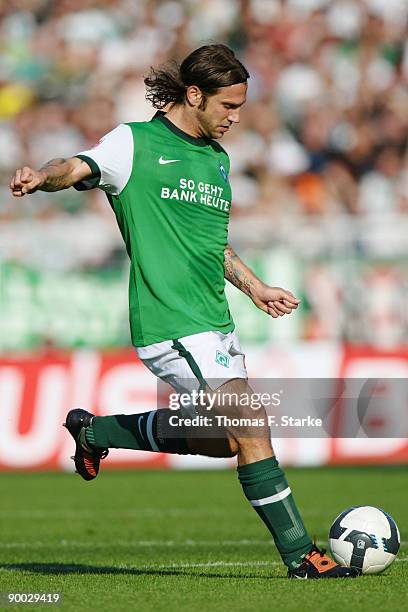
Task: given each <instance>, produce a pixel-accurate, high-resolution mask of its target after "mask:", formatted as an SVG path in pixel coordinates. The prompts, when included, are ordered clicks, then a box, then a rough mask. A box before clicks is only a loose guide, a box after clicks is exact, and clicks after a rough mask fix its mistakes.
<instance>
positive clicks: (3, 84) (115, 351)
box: [0, 0, 408, 470]
mask: <svg viewBox="0 0 408 612" xmlns="http://www.w3.org/2000/svg"><path fill="white" fill-rule="evenodd" d="M0 18H1V22H0V149H1V151H2V154H1V156H0V178H1V186H0V235H1V240H0V291H1V296H0V297H1V317H0V469H2V470H35V469H41V470H43V469H56V468H57V469H60V468H62V469H71V468H70V466H68V461H69V460H68V457H69V455H70V454H71V453H70V451H71V450H72V443H71V441H70V440H69V439H68V438H69V437H68V436H67V434H66V432H64V431H63V429H62V428H61V423H62V421H63V418H64V415H65V414H66V412H67V410H68V409H70V408H71V407H72V406H83V407H87V408H90V409H92V410H93V411H94V412H97V413H98V414H114V413H118V412H139V411H140V412H141V411H145V410H149V409H151V408H152V406H154V405H155V403H156V399H155V392H156V383H155V379H154V378H153V377H152V375H150V373H149V372H148V371H147V370H146V369H145V368H144V367H143V366H141V364H139V363H138V362H137V361H136V359H135V357H134V353H133V351H132V349H131V348H130V347H129V332H128V322H127V274H128V262H127V259H126V255H125V251H124V248H123V247H122V241H121V238H120V235H119V231H118V229H117V228H116V223H115V220H114V216H113V213H112V212H111V210H110V207H109V205H108V202H107V200H106V198H105V196H104V194H103V193H102V192H100V191H99V190H94V191H92V192H89V193H78V192H76V191H74V190H73V189H70V190H67V191H63V192H60V193H55V194H46V193H37V194H35V195H34V196H30V197H25V198H23V199H22V200H17V199H14V200H13V199H12V198H11V196H10V193H9V190H8V181H9V179H10V177H11V175H12V173H13V172H14V170H15V168H17V167H19V166H22V165H32V166H34V167H39V166H40V165H42V164H43V163H44V162H45V161H47V160H48V159H50V158H53V157H60V156H61V157H63V156H69V155H73V154H75V153H76V152H78V151H80V150H83V149H86V148H88V147H90V146H92V145H93V144H94V143H96V142H97V141H98V140H99V138H100V137H101V135H103V134H104V133H106V132H107V131H109V130H110V129H112V128H113V127H114V126H115V125H116V124H118V123H119V122H122V121H131V120H132V121H134V120H145V119H148V118H149V117H151V115H152V109H151V108H150V107H149V106H148V104H147V103H146V101H145V100H144V85H143V78H142V77H143V74H144V73H145V72H146V71H147V70H148V68H149V67H150V65H155V64H158V63H161V62H163V61H165V60H166V59H168V58H170V57H176V58H182V57H183V56H184V55H186V54H187V53H188V52H189V51H190V50H191V49H193V48H194V47H196V46H199V45H201V44H203V43H206V42H208V41H223V42H226V43H227V44H229V45H230V46H232V47H233V48H234V49H235V51H236V52H237V54H238V55H239V57H240V58H241V59H242V61H243V62H244V64H245V65H246V66H247V67H248V69H249V71H250V73H251V78H250V87H249V97H248V102H247V104H246V106H245V107H244V109H243V112H242V119H241V124H240V126H239V127H236V128H235V129H234V130H233V131H232V133H231V134H230V135H228V137H227V138H225V139H223V145H224V146H225V148H226V149H227V150H228V152H229V153H230V156H231V165H232V174H231V182H232V187H233V194H234V206H233V212H232V218H231V230H230V239H231V243H232V244H233V246H234V247H235V248H236V250H237V251H238V252H239V254H240V255H241V256H242V258H243V259H244V260H245V261H248V262H250V264H251V265H252V266H253V267H254V268H255V270H256V271H257V272H258V273H259V274H260V275H261V276H262V278H263V279H264V280H266V281H267V282H270V283H271V284H274V285H281V286H283V287H287V288H290V289H291V290H292V291H294V293H295V294H296V295H298V296H299V297H301V298H302V307H301V309H300V311H299V312H297V313H296V314H295V315H293V316H291V317H288V318H284V319H282V320H279V321H274V320H271V319H269V318H267V317H266V316H264V315H263V314H262V313H260V312H258V311H256V309H255V308H254V307H253V306H252V305H251V303H250V302H249V301H248V299H247V298H245V296H243V295H242V294H240V293H239V292H238V291H237V290H235V289H234V288H232V287H228V288H227V290H228V296H229V300H230V304H231V310H232V313H233V316H234V318H235V321H236V324H237V328H238V332H239V335H240V338H241V341H242V344H243V346H244V348H245V350H246V354H247V364H248V369H249V373H250V375H251V376H252V377H259V378H261V377H308V376H310V377H337V376H345V377H347V376H350V377H361V378H363V377H376V376H380V377H403V378H405V377H407V375H408V341H407V340H408V333H407V332H408V308H407V306H408V282H407V278H408V276H407V272H408V238H407V236H408V217H407V211H408V167H407V148H406V143H407V140H406V139H407V126H408V118H407V109H408V93H407V88H406V84H407V83H406V82H407V77H408V45H407V42H406V18H407V6H406V2H405V1H404V0H364V1H351V0H350V1H349V0H333V1H329V0H287V1H282V2H280V1H278V0H252V1H250V0H241V1H238V0H236V1H235V0H206V2H205V3H204V2H203V3H201V2H200V3H199V2H194V1H193V0H184V1H177V2H176V1H172V0H169V1H159V0H157V1H149V0H145V1H140V0H139V1H138V2H133V1H131V0H98V1H97V0H57V1H54V2H51V1H48V0H15V1H13V0H11V1H8V2H1V3H0ZM157 248H160V245H157ZM386 421H387V415H384V420H383V422H382V423H380V424H378V423H376V427H377V431H378V434H379V435H381V427H383V426H384V427H386V425H387V423H386ZM378 428H379V429H378ZM338 435H339V437H338V438H337V439H334V440H326V439H321V440H316V441H315V443H314V444H313V445H311V444H310V441H308V440H294V439H286V440H278V441H277V442H276V446H277V450H278V453H279V457H280V459H281V460H282V461H283V462H284V463H286V464H292V465H320V464H331V463H336V462H339V463H356V462H369V463H373V462H381V463H392V462H399V463H401V462H406V461H408V446H407V444H406V442H405V440H404V439H396V438H394V439H386V438H383V439H377V440H375V439H372V440H366V441H362V440H350V439H345V438H342V437H341V431H339V432H338ZM226 463H228V462H225V461H223V460H207V459H205V458H181V457H171V456H165V455H156V454H148V453H131V452H126V451H123V452H122V451H120V452H119V451H118V452H116V453H113V452H112V453H111V454H110V457H109V459H108V460H107V462H106V464H107V465H110V466H111V467H124V466H140V467H190V466H196V467H223V466H225V465H226Z"/></svg>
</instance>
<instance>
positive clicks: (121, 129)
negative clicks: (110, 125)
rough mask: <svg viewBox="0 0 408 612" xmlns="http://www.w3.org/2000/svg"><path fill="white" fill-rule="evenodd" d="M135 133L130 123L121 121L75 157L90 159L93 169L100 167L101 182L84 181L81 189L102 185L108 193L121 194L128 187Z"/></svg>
mask: <svg viewBox="0 0 408 612" xmlns="http://www.w3.org/2000/svg"><path fill="white" fill-rule="evenodd" d="M133 149H134V145H133V134H132V130H131V128H130V127H129V126H128V125H125V124H124V123H121V124H120V125H118V127H116V128H115V129H113V130H112V131H111V132H108V134H106V135H105V136H103V137H102V138H101V140H100V141H99V143H98V144H97V145H95V146H94V147H93V148H92V149H89V150H88V151H81V152H80V153H77V154H76V155H75V157H80V158H84V159H85V161H87V160H90V162H94V163H93V164H92V163H90V166H91V169H92V170H96V169H95V167H94V165H95V164H96V166H97V167H98V169H99V173H100V178H99V183H98V184H97V185H95V181H92V179H90V181H86V180H85V181H82V183H81V187H80V189H90V188H92V187H95V186H97V187H100V188H101V189H103V191H106V193H109V194H111V195H119V194H120V192H121V191H123V189H124V188H125V187H126V185H127V182H128V180H129V178H130V175H131V174H132V167H133ZM92 166H93V167H92Z"/></svg>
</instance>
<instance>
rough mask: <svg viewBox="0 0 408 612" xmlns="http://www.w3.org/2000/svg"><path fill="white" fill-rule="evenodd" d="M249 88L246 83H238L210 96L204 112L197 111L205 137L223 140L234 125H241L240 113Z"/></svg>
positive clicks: (222, 88)
mask: <svg viewBox="0 0 408 612" xmlns="http://www.w3.org/2000/svg"><path fill="white" fill-rule="evenodd" d="M247 88H248V85H247V84H246V83H237V84H236V85H229V86H228V87H221V88H220V89H219V90H218V92H217V93H216V94H214V95H212V96H208V98H207V104H206V106H205V108H204V110H201V109H199V108H198V109H197V120H198V122H199V125H200V131H201V133H202V134H203V135H205V136H209V137H210V138H222V137H223V136H224V134H225V133H226V132H228V130H229V129H230V127H231V126H232V124H233V123H239V113H240V109H241V106H242V105H243V104H244V103H245V101H246V93H247Z"/></svg>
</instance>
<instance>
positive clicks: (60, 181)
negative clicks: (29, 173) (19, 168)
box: [40, 157, 71, 191]
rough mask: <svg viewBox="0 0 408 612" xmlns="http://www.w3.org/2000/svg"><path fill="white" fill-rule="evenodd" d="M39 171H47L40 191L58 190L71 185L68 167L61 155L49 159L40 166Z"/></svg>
mask: <svg viewBox="0 0 408 612" xmlns="http://www.w3.org/2000/svg"><path fill="white" fill-rule="evenodd" d="M40 171H41V172H46V173H47V178H46V180H45V182H44V184H43V185H42V187H41V189H42V191H59V190H61V189H67V188H68V187H70V186H71V182H70V181H69V167H68V166H67V160H66V159H64V158H63V157H61V158H58V159H51V160H50V161H49V162H47V163H46V164H44V166H42V168H40Z"/></svg>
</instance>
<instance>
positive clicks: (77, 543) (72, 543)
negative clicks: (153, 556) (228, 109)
mask: <svg viewBox="0 0 408 612" xmlns="http://www.w3.org/2000/svg"><path fill="white" fill-rule="evenodd" d="M259 545H266V546H272V545H273V542H272V540H181V541H175V540H133V541H132V540H118V541H116V542H115V546H120V547H124V548H132V547H151V546H152V547H153V546H162V547H167V548H169V547H173V546H191V547H193V546H259ZM55 546H59V547H64V548H65V547H66V548H69V547H73V548H95V547H97V548H104V547H106V546H110V545H109V544H107V543H106V542H92V541H91V542H84V541H82V540H60V541H58V542H41V541H37V542H0V548H44V547H55Z"/></svg>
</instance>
